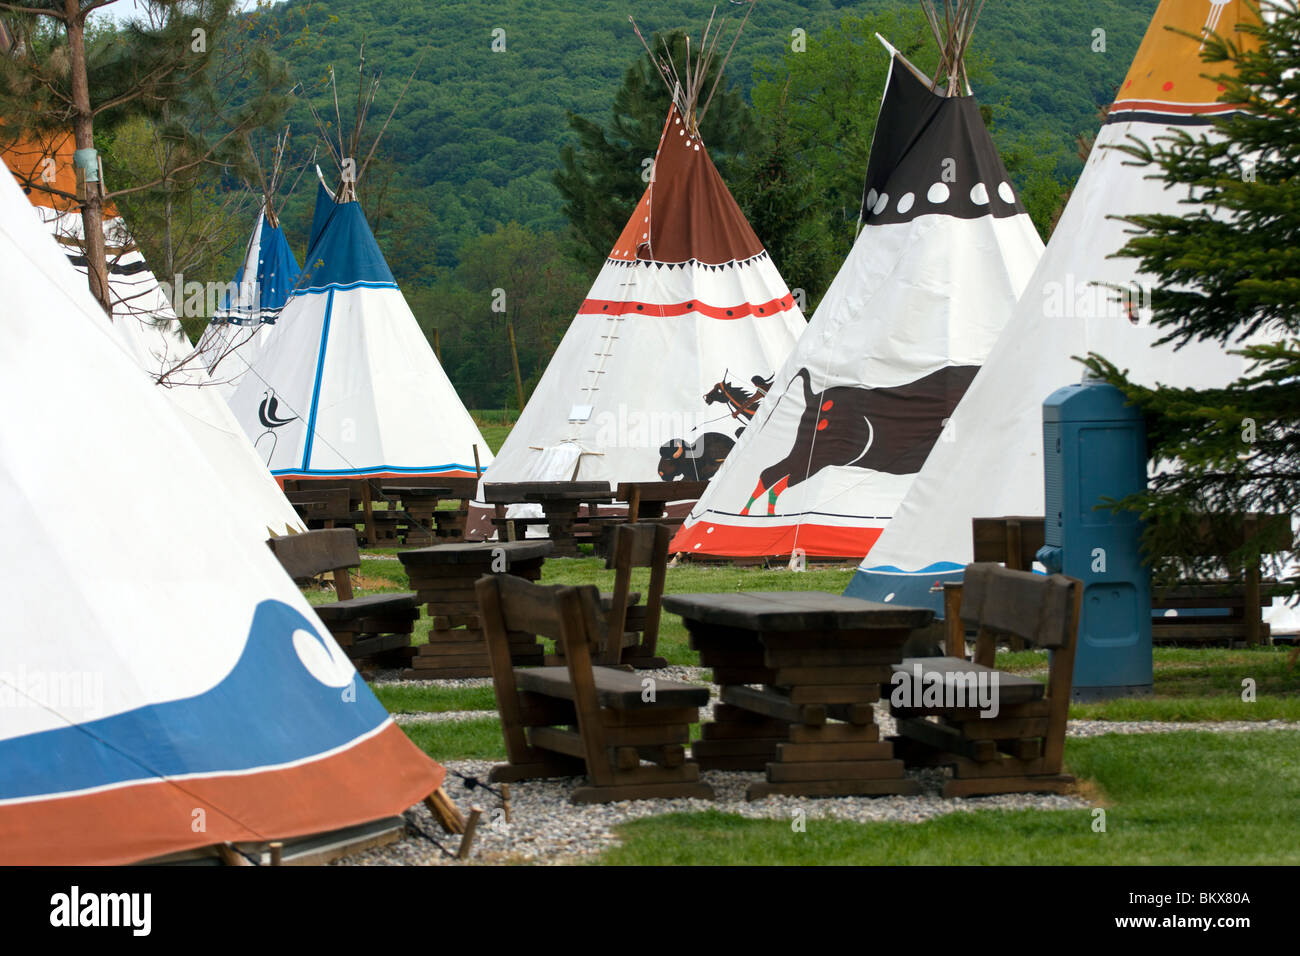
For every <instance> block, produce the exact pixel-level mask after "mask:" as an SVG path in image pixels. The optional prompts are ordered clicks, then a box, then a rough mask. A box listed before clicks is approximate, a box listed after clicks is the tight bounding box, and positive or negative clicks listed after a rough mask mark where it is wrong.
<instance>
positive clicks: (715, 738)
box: [663, 591, 934, 800]
mask: <svg viewBox="0 0 1300 956" xmlns="http://www.w3.org/2000/svg"><path fill="white" fill-rule="evenodd" d="M663 606H664V610H666V611H669V612H672V613H674V614H680V615H681V616H682V618H683V620H684V621H685V623H686V628H687V630H688V631H689V632H690V642H691V647H692V648H693V649H694V650H697V651H699V654H700V663H701V664H702V665H703V666H705V667H711V668H712V669H713V679H714V681H715V682H716V683H718V684H720V685H721V686H722V693H721V702H720V703H719V704H717V705H716V706H715V707H714V710H713V720H712V722H710V723H707V724H705V725H704V726H703V728H702V729H701V734H702V737H701V739H700V740H698V741H696V742H695V744H693V745H692V747H691V754H692V756H693V758H694V759H695V760H696V761H697V762H698V763H699V764H700V766H701V767H702V768H703V769H706V770H710V769H713V770H763V771H766V773H767V779H766V780H765V781H763V782H761V783H754V784H751V785H750V787H749V789H748V790H747V791H746V798H747V799H749V800H757V799H761V798H762V797H766V796H768V795H769V794H786V795H797V796H809V797H825V796H848V795H859V794H868V795H870V794H887V793H888V794H912V793H917V792H918V786H917V783H916V781H915V780H912V779H911V778H908V777H906V776H904V773H903V762H902V761H901V760H898V759H895V757H894V750H893V744H892V743H890V742H889V741H882V740H881V739H880V728H879V726H878V725H877V724H876V722H875V710H874V708H873V707H872V705H873V704H874V703H875V702H876V701H878V700H879V699H880V692H881V685H887V684H888V683H889V682H890V680H891V677H892V670H891V667H892V665H894V664H897V663H900V662H901V661H902V657H903V644H904V643H905V642H906V641H907V639H908V637H909V636H911V634H912V633H913V632H914V631H916V630H918V629H920V628H924V627H926V626H927V625H929V623H930V621H931V620H932V619H933V617H934V612H933V611H931V610H929V609H928V608H913V607H902V606H898V605H893V604H880V603H877V602H874V601H863V600H859V599H857V598H849V597H844V596H843V595H841V594H826V593H824V592H821V591H773V592H768V591H742V592H726V593H721V594H672V595H666V596H665V597H664V600H663ZM752 684H761V685H763V686H762V689H759V688H756V687H752V686H749V685H752ZM832 721H833V722H832Z"/></svg>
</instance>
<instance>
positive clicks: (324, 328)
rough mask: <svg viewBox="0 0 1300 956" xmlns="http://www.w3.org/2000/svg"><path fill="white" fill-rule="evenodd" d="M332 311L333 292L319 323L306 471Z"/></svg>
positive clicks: (305, 449) (305, 446)
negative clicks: (322, 319)
mask: <svg viewBox="0 0 1300 956" xmlns="http://www.w3.org/2000/svg"><path fill="white" fill-rule="evenodd" d="M333 311H334V290H333V289H331V290H330V293H329V298H328V299H326V300H325V321H324V322H322V323H321V330H320V350H319V351H318V352H317V354H316V380H315V381H314V382H313V383H312V387H311V413H310V415H309V416H308V418H307V441H306V443H305V444H304V447H303V452H302V467H303V471H306V470H307V469H308V468H310V467H311V446H312V440H313V439H314V438H315V437H316V407H317V405H319V404H320V383H321V379H322V377H323V376H324V374H325V348H326V346H328V345H329V340H330V313H331V312H333Z"/></svg>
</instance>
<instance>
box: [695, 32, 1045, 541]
mask: <svg viewBox="0 0 1300 956" xmlns="http://www.w3.org/2000/svg"><path fill="white" fill-rule="evenodd" d="M1008 179H1009V177H1008V175H1007V171H1006V169H1005V167H1004V166H1003V164H1002V161H1001V159H1000V158H999V157H998V155H997V150H996V148H995V147H994V145H993V142H992V140H991V138H990V137H989V135H988V132H987V130H986V129H985V126H984V123H983V120H982V119H981V117H980V113H979V107H978V104H977V103H976V102H975V99H974V97H972V96H952V97H949V96H945V95H943V94H941V93H935V92H932V91H931V90H930V86H929V83H928V82H923V81H922V80H921V79H919V78H918V75H917V74H916V73H915V68H914V67H912V66H911V64H909V63H907V61H906V60H905V59H904V58H903V57H902V56H901V55H898V54H895V55H894V57H893V60H892V61H891V68H890V74H889V78H888V81H887V83H886V92H885V98H884V102H883V103H882V106H881V111H880V119H879V122H878V124H877V126H876V135H875V141H874V143H873V146H872V154H871V160H870V164H869V167H868V171H867V177H866V188H865V189H864V205H863V227H862V229H861V232H860V233H859V235H858V238H857V241H856V242H855V243H854V246H853V249H852V250H851V252H850V253H849V256H848V258H847V259H846V260H845V262H844V265H843V266H842V267H841V269H840V271H839V273H838V275H837V276H836V277H835V281H834V282H833V283H832V284H831V286H830V288H829V289H828V290H827V292H826V295H825V297H824V298H823V300H822V303H821V305H820V306H819V307H818V309H817V312H816V314H815V315H814V316H813V318H812V320H811V322H810V324H809V326H808V330H807V331H806V332H805V333H804V334H803V336H802V337H801V338H800V339H799V343H798V345H797V346H796V348H795V350H794V352H792V353H791V355H790V356H789V358H787V360H786V362H785V364H784V366H783V367H782V368H781V370H780V371H779V372H778V373H777V375H776V380H775V382H774V384H773V386H772V389H771V390H770V391H769V392H768V394H767V396H766V397H765V398H764V400H763V403H762V406H761V407H760V409H759V411H758V414H757V415H756V416H755V417H754V420H753V423H752V424H751V425H750V427H749V428H748V429H747V430H746V431H745V433H744V435H743V436H742V437H741V439H740V442H739V443H738V445H737V447H736V449H735V450H734V451H733V452H732V453H731V455H730V456H728V458H727V460H726V462H725V463H724V464H723V466H722V469H721V471H719V473H718V475H717V477H715V478H714V479H713V480H712V481H711V482H710V483H709V487H708V490H707V491H706V492H705V494H704V496H703V497H702V498H701V499H700V501H699V502H698V504H697V505H696V506H695V507H694V508H693V509H692V510H691V513H690V515H689V516H688V518H687V520H686V523H685V524H684V525H683V526H682V528H681V530H680V531H679V532H678V534H677V536H676V537H675V539H674V541H673V550H674V551H678V552H685V553H688V554H718V555H739V556H767V555H786V554H790V553H792V552H794V551H796V550H798V551H800V552H803V553H805V554H810V555H819V556H844V557H861V556H862V555H863V554H865V553H866V552H867V551H868V549H869V548H870V547H871V545H872V544H873V543H874V542H875V540H876V539H877V538H878V537H879V535H880V532H881V529H882V528H883V527H884V526H885V525H887V524H888V522H889V519H890V517H891V516H892V515H893V513H894V510H895V509H896V508H897V507H898V504H899V502H900V501H901V500H902V498H903V496H904V494H906V492H907V489H908V488H909V487H910V485H911V483H912V479H913V478H914V477H915V475H916V473H917V472H918V471H919V470H920V467H921V465H922V464H923V463H924V461H925V458H926V455H927V453H928V451H929V449H930V448H931V447H932V446H933V444H934V442H935V441H936V440H937V439H938V438H939V434H940V432H941V430H942V428H943V423H944V421H945V420H946V419H947V418H948V416H949V415H950V414H951V413H952V410H953V408H954V407H955V406H956V404H957V402H958V401H959V400H960V399H961V396H962V394H963V393H964V391H965V389H966V387H967V385H968V384H969V382H970V381H971V379H972V378H973V377H974V375H975V373H976V371H978V369H979V366H980V365H981V364H982V363H983V361H984V359H985V357H986V356H987V355H988V353H989V350H990V349H991V348H992V347H993V344H994V343H995V342H996V341H997V338H998V335H999V333H1000V332H1001V331H1002V328H1003V326H1004V325H1005V323H1006V321H1007V319H1008V318H1009V317H1010V314H1011V311H1012V309H1013V308H1014V306H1015V303H1016V300H1017V299H1018V298H1019V296H1020V293H1021V291H1022V290H1023V288H1024V286H1025V283H1026V282H1028V281H1029V277H1030V275H1031V274H1032V272H1033V270H1034V267H1035V266H1036V265H1037V263H1038V260H1039V257H1040V256H1041V255H1042V251H1043V243H1042V240H1041V239H1039V237H1038V233H1037V231H1036V230H1035V228H1034V225H1033V222H1032V221H1031V220H1030V218H1029V215H1028V213H1027V212H1026V211H1025V209H1024V206H1023V205H1021V203H1020V200H1019V198H1018V197H1017V196H1016V194H1015V191H1014V190H1013V189H1012V187H1011V185H1010V183H1009V181H1008Z"/></svg>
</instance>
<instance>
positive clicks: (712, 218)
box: [485, 105, 804, 483]
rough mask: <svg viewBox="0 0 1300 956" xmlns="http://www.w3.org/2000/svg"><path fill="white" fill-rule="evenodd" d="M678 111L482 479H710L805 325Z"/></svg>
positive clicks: (685, 115) (686, 117)
mask: <svg viewBox="0 0 1300 956" xmlns="http://www.w3.org/2000/svg"><path fill="white" fill-rule="evenodd" d="M689 116H690V114H689V113H687V112H684V111H683V110H682V109H680V108H679V107H678V106H676V105H674V106H673V107H672V109H671V111H670V112H669V115H668V120H667V122H666V123H665V124H664V128H663V133H662V135H661V137H660V140H659V146H658V149H657V151H656V154H655V162H654V167H653V172H652V176H651V181H650V185H649V187H648V188H647V189H646V191H645V194H644V195H643V196H642V198H641V201H640V202H639V203H638V204H637V207H636V209H635V211H634V212H633V213H632V217H631V218H630V219H629V220H628V223H627V226H626V227H625V228H624V229H623V232H622V234H621V235H620V236H619V237H618V241H616V242H615V243H614V248H613V249H611V250H610V253H609V257H608V258H607V259H606V261H605V265H604V266H603V267H602V268H601V271H600V274H599V275H598V276H597V277H596V281H595V283H594V284H593V285H592V287H591V291H590V292H589V293H588V295H587V298H586V300H585V301H584V302H583V303H582V305H581V306H579V308H578V314H577V316H576V317H575V318H574V320H573V322H572V324H571V325H570V326H569V329H568V331H567V332H566V333H565V335H564V339H563V340H562V341H561V342H560V345H559V348H557V349H556V351H555V354H554V355H553V356H552V357H551V361H550V364H549V365H548V366H547V368H546V372H545V374H543V376H542V379H541V381H540V382H539V383H538V385H537V388H536V390H535V391H534V392H533V395H532V397H531V398H530V399H529V400H528V405H527V407H526V408H525V409H524V411H523V414H521V415H520V417H519V421H518V423H517V424H516V425H515V427H514V429H513V430H512V431H511V432H510V436H509V438H507V439H506V442H505V444H504V445H503V446H502V448H501V451H500V453H499V454H498V455H497V459H496V463H495V464H494V465H493V466H492V468H491V469H489V471H488V473H487V475H486V477H485V480H486V481H523V480H528V479H552V480H568V479H580V480H607V481H610V482H612V483H617V482H620V481H656V480H659V479H663V480H669V481H671V480H674V479H680V478H689V479H692V480H696V479H708V478H711V477H712V476H713V474H714V473H715V472H716V470H717V467H718V465H719V464H720V463H721V461H722V460H723V459H724V458H725V457H726V455H727V453H728V452H730V450H731V448H732V446H733V445H734V444H735V435H736V431H737V430H738V426H739V427H743V425H744V423H745V422H747V421H748V419H749V416H751V415H752V414H753V412H754V409H755V408H757V407H758V399H760V398H761V387H762V386H761V385H760V384H756V382H757V383H762V382H763V381H765V380H770V378H771V376H772V374H773V373H774V372H775V371H776V369H777V368H778V367H779V366H780V364H781V362H782V361H783V360H784V358H785V356H786V355H787V354H788V353H789V351H790V349H791V348H792V347H793V346H794V343H795V340H796V339H797V338H798V336H799V334H800V332H802V331H803V328H804V319H803V316H802V314H801V313H800V311H799V308H798V306H797V305H796V304H795V301H794V296H793V295H792V294H791V292H790V290H789V289H788V288H787V287H786V284H785V282H784V281H783V280H782V279H781V276H780V274H779V273H778V272H777V270H776V266H775V265H774V264H773V263H772V259H771V257H770V256H769V255H768V254H767V251H766V250H765V249H764V248H763V244H762V243H761V242H759V240H758V237H757V236H755V235H754V231H753V230H752V229H751V228H750V226H749V223H748V222H747V221H746V220H745V217H744V214H743V213H741V211H740V208H739V207H738V206H737V205H736V201H735V200H734V199H733V198H732V196H731V193H730V192H728V191H727V187H726V185H725V184H724V183H723V181H722V177H721V176H720V175H719V174H718V171H717V169H716V168H715V167H714V165H713V162H712V160H710V159H709V154H708V151H707V150H706V149H705V146H704V144H703V143H702V142H701V141H700V139H699V135H698V131H697V130H696V129H695V127H694V125H693V122H692V120H691V119H690V118H689ZM724 391H725V392H728V393H729V394H730V395H731V396H732V402H730V403H729V402H728V399H727V398H726V397H725V396H724ZM745 406H747V407H745ZM738 407H740V408H741V409H742V410H741V411H740V413H739V414H738V415H737V414H736V410H737V408H738Z"/></svg>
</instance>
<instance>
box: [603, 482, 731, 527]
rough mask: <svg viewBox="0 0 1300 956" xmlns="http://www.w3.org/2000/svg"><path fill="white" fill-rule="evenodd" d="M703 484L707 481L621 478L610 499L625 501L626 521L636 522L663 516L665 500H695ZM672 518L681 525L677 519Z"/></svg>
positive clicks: (665, 516) (698, 496)
mask: <svg viewBox="0 0 1300 956" xmlns="http://www.w3.org/2000/svg"><path fill="white" fill-rule="evenodd" d="M707 487H709V483H708V482H707V481H622V482H619V485H618V488H617V489H615V491H614V498H615V500H617V501H626V502H627V520H628V521H629V522H631V523H632V524H636V523H637V522H638V521H656V520H665V519H667V511H668V504H669V502H672V501H698V500H699V499H700V496H701V495H702V494H704V489H706V488H707ZM672 520H674V521H675V523H676V524H681V519H680V518H678V519H672Z"/></svg>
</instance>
